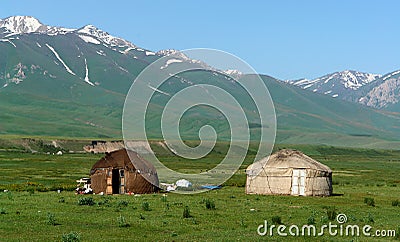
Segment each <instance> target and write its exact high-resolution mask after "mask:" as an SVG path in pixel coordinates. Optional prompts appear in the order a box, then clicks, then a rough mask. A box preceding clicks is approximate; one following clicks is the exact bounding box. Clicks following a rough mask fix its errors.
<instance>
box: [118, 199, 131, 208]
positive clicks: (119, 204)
mask: <svg viewBox="0 0 400 242" xmlns="http://www.w3.org/2000/svg"><path fill="white" fill-rule="evenodd" d="M128 204H129V202H128V201H125V200H122V201H118V204H117V207H119V208H124V207H127V206H128Z"/></svg>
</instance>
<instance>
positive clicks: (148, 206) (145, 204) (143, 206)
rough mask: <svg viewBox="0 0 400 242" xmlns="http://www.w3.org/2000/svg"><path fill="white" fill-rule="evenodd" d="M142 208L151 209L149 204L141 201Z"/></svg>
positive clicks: (144, 209)
mask: <svg viewBox="0 0 400 242" xmlns="http://www.w3.org/2000/svg"><path fill="white" fill-rule="evenodd" d="M142 209H143V211H151V208H150V204H149V203H148V202H143V203H142Z"/></svg>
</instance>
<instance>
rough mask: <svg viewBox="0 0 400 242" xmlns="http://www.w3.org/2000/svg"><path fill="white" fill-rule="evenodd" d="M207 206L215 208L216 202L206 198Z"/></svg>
mask: <svg viewBox="0 0 400 242" xmlns="http://www.w3.org/2000/svg"><path fill="white" fill-rule="evenodd" d="M205 202H206V208H207V209H210V210H214V209H215V203H214V201H213V200H210V199H206V201H205Z"/></svg>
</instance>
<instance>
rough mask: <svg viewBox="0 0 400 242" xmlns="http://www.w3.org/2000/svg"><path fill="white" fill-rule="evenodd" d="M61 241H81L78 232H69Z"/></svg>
mask: <svg viewBox="0 0 400 242" xmlns="http://www.w3.org/2000/svg"><path fill="white" fill-rule="evenodd" d="M61 239H62V241H63V242H79V241H81V237H80V235H79V233H78V232H69V233H68V234H63V236H62V238H61Z"/></svg>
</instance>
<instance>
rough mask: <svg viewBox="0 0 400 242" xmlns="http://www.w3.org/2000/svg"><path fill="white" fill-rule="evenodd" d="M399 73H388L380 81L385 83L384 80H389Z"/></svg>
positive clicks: (399, 71)
mask: <svg viewBox="0 0 400 242" xmlns="http://www.w3.org/2000/svg"><path fill="white" fill-rule="evenodd" d="M399 73H400V70H398V71H395V72H392V73H390V74H388V75H386V76H384V77H383V78H382V80H383V81H385V80H386V79H389V78H391V77H392V76H394V75H397V74H399Z"/></svg>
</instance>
